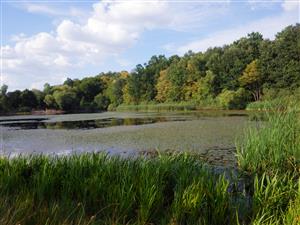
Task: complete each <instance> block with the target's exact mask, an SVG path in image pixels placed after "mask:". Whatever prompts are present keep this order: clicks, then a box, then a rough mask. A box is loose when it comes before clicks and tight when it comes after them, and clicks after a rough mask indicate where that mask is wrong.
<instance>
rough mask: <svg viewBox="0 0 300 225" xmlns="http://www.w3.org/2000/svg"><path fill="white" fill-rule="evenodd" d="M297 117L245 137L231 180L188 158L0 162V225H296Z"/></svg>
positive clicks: (274, 120)
mask: <svg viewBox="0 0 300 225" xmlns="http://www.w3.org/2000/svg"><path fill="white" fill-rule="evenodd" d="M298 116H299V115H298V114H296V113H292V112H291V113H282V114H280V115H276V116H274V115H273V116H269V117H268V122H266V123H264V124H263V125H262V126H261V127H260V129H255V128H252V129H250V130H248V131H246V139H245V141H244V142H241V143H239V144H237V150H238V151H237V159H238V164H239V166H240V168H239V171H235V172H233V173H229V172H228V171H227V172H226V173H224V171H223V170H221V171H220V170H219V169H215V168H213V167H211V166H209V165H205V164H204V163H203V162H202V161H201V160H200V158H198V157H197V155H192V154H188V153H181V154H179V153H177V154H162V155H158V156H156V157H136V158H121V157H117V156H113V157H110V156H108V155H106V154H83V155H74V156H70V157H57V158H56V157H46V156H31V157H18V158H13V159H8V158H1V160H0V224H7V225H13V224H14V225H15V224H26V225H27V224H28V225H29V224H30V225H32V224H53V225H54V224H66V225H69V224H82V225H83V224H85V225H87V224H170V225H171V224H172V225H176V224H178V225H179V224H191V225H192V224H212V225H214V224H216V225H217V224H220V225H221V224H222V225H223V224H278V225H279V224H284V225H290V224H292V225H298V224H299V221H300V218H299V215H300V204H299V203H300V180H299V173H300V167H299V165H300V164H299V162H300V161H299V159H300V157H299V153H300V149H299V148H300V147H299V146H300V145H299V142H300V134H299V133H300V130H299V127H300V126H299V119H298V118H297V117H298Z"/></svg>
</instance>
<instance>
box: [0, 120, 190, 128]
mask: <svg viewBox="0 0 300 225" xmlns="http://www.w3.org/2000/svg"><path fill="white" fill-rule="evenodd" d="M187 120H189V119H188V118H182V117H169V118H168V117H152V118H149V117H147V118H106V119H97V120H80V121H59V122H47V121H40V120H27V121H22V120H19V121H13V122H12V121H10V122H7V121H6V122H2V123H0V124H1V125H2V126H6V127H10V128H14V129H22V130H27V129H95V128H105V127H112V126H121V125H125V126H128V125H142V124H151V123H158V122H167V121H187Z"/></svg>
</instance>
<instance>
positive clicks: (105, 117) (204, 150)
mask: <svg viewBox="0 0 300 225" xmlns="http://www.w3.org/2000/svg"><path fill="white" fill-rule="evenodd" d="M253 123H255V122H250V121H249V119H248V116H247V114H246V113H245V112H243V111H197V112H163V113H154V112H153V113H142V112H139V113H135V112H130V113H124V112H105V113H93V114H66V115H50V116H49V115H45V116H9V117H0V128H1V153H2V154H6V155H18V154H31V153H38V154H40V153H43V154H57V155H64V154H71V153H80V152H87V151H107V152H109V153H110V154H125V155H135V154H136V153H137V152H138V153H143V152H149V151H153V150H156V149H158V150H160V151H165V150H176V151H195V152H197V153H200V154H202V155H203V156H204V157H205V158H206V159H207V160H208V161H212V162H216V161H222V163H229V164H230V163H233V160H234V146H235V141H236V140H237V139H238V138H240V137H241V136H242V134H243V132H244V130H245V128H246V127H247V126H249V125H251V124H253Z"/></svg>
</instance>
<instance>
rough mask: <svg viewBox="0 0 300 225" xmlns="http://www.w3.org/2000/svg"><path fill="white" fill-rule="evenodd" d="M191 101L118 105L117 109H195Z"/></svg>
mask: <svg viewBox="0 0 300 225" xmlns="http://www.w3.org/2000/svg"><path fill="white" fill-rule="evenodd" d="M196 109H197V106H196V104H193V103H158V104H154V103H153V104H139V105H119V106H118V107H117V108H116V110H117V111H189V110H196Z"/></svg>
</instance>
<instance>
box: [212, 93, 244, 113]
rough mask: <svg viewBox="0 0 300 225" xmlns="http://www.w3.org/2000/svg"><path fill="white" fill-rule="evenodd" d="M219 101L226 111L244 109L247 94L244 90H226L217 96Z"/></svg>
mask: <svg viewBox="0 0 300 225" xmlns="http://www.w3.org/2000/svg"><path fill="white" fill-rule="evenodd" d="M217 101H218V102H219V104H220V106H221V107H222V108H224V109H244V108H245V107H246V104H247V92H246V91H245V89H243V88H239V89H238V90H237V91H231V90H226V89H225V90H223V91H222V93H221V94H219V95H218V96H217Z"/></svg>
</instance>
